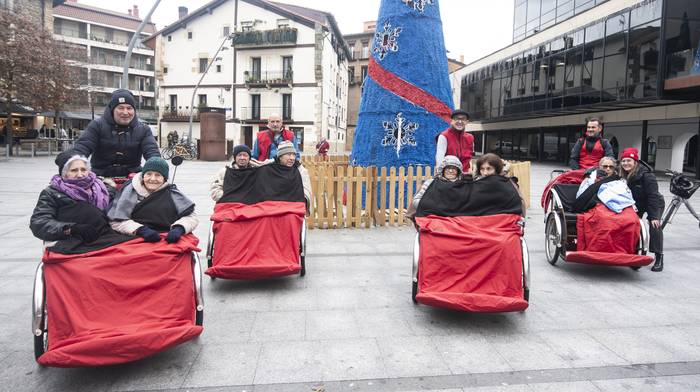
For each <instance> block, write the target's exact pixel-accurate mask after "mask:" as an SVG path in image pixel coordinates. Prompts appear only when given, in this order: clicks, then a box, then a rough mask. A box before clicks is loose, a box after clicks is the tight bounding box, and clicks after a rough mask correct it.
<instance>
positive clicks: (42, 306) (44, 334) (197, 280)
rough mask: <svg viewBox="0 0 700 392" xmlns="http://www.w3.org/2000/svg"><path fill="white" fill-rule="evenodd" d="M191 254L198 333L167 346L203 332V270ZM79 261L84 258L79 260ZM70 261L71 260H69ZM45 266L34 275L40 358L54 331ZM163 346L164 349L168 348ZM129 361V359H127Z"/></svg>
mask: <svg viewBox="0 0 700 392" xmlns="http://www.w3.org/2000/svg"><path fill="white" fill-rule="evenodd" d="M189 253H190V254H191V256H190V259H191V265H192V274H191V276H192V285H193V288H194V290H193V291H194V299H193V303H194V305H195V306H194V314H193V315H192V319H194V325H195V326H198V327H199V329H198V331H199V332H197V333H190V334H189V336H188V337H187V339H183V338H182V337H181V336H180V337H179V340H178V339H172V341H171V342H170V344H169V345H168V346H167V347H169V346H170V345H172V344H177V343H182V342H184V341H185V340H189V339H190V338H193V337H195V336H196V335H198V334H199V333H200V332H201V326H202V325H203V321H204V296H203V291H202V270H201V266H200V260H199V255H198V253H197V251H189ZM78 256H79V255H78ZM78 261H79V262H80V261H82V260H78ZM69 263H70V261H69ZM45 268H46V264H45V263H44V261H40V262H39V265H38V266H37V269H36V272H35V275H34V289H33V300H32V335H33V337H34V356H35V358H36V359H37V361H38V360H39V358H40V357H41V356H42V355H44V354H45V353H47V352H49V348H50V347H49V345H50V342H51V341H52V338H51V336H52V335H51V333H52V331H51V330H50V329H49V322H48V320H49V318H50V317H51V313H52V311H51V304H48V305H47V282H46V279H45ZM144 290H149V289H148V288H145V289H144ZM118 327H119V326H115V328H118ZM167 347H163V349H165V348H167ZM158 351H160V350H154V351H153V352H149V353H148V354H147V355H150V354H154V353H155V352H158ZM142 357H143V356H141V357H135V358H131V359H130V360H137V359H140V358H142ZM127 361H128V360H127ZM121 362H126V361H123V360H118V361H115V362H101V363H97V365H105V364H112V363H121ZM51 366H62V367H65V366H68V367H70V366H90V365H85V364H80V363H78V364H75V363H69V364H59V365H55V364H51Z"/></svg>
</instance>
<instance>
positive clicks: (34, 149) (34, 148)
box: [32, 143, 36, 158]
mask: <svg viewBox="0 0 700 392" xmlns="http://www.w3.org/2000/svg"><path fill="white" fill-rule="evenodd" d="M33 157H36V143H32V158H33Z"/></svg>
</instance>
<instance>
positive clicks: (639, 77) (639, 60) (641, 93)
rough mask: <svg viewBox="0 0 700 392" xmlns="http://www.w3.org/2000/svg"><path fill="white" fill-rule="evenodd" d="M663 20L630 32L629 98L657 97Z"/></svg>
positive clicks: (638, 27) (628, 62)
mask: <svg viewBox="0 0 700 392" xmlns="http://www.w3.org/2000/svg"><path fill="white" fill-rule="evenodd" d="M660 31H661V20H656V21H654V22H651V23H649V24H646V25H642V26H636V27H633V28H632V29H631V30H630V37H629V56H628V58H627V96H628V97H629V98H643V97H650V96H656V95H657V91H656V90H657V89H656V82H657V80H658V75H657V73H658V68H659V67H658V65H659V49H658V48H659V32H660Z"/></svg>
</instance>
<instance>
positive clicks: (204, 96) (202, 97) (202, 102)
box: [197, 94, 207, 107]
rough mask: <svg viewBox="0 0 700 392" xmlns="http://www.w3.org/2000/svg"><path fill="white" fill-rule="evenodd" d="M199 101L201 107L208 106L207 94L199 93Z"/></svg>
mask: <svg viewBox="0 0 700 392" xmlns="http://www.w3.org/2000/svg"><path fill="white" fill-rule="evenodd" d="M197 102H198V104H199V107H204V106H207V94H197Z"/></svg>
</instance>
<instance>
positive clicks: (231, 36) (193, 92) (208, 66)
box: [187, 33, 234, 143]
mask: <svg viewBox="0 0 700 392" xmlns="http://www.w3.org/2000/svg"><path fill="white" fill-rule="evenodd" d="M233 35H234V34H233V33H231V34H229V35H228V36H226V37H225V38H224V39H223V41H221V45H219V48H218V49H217V50H216V53H214V56H213V57H212V58H211V61H209V64H207V68H206V69H205V70H204V72H203V73H202V76H201V77H200V78H199V81H197V84H196V85H195V86H194V90H192V99H190V108H191V109H190V125H189V130H188V131H187V139H188V140H189V141H190V143H192V119H193V118H194V97H195V95H196V94H197V89H198V88H199V85H200V84H201V83H202V80H204V77H205V76H207V72H209V68H211V65H212V64H214V62H215V61H216V60H217V59H218V58H217V56H218V55H219V52H221V51H222V50H225V49H226V48H224V45H225V44H226V41H228V40H230V39H233Z"/></svg>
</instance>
